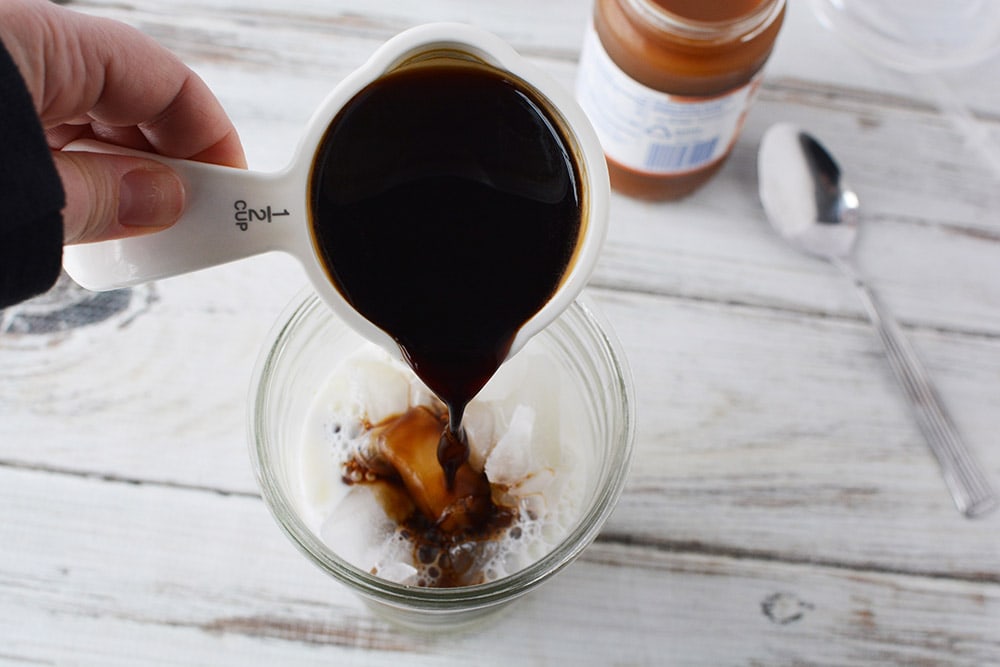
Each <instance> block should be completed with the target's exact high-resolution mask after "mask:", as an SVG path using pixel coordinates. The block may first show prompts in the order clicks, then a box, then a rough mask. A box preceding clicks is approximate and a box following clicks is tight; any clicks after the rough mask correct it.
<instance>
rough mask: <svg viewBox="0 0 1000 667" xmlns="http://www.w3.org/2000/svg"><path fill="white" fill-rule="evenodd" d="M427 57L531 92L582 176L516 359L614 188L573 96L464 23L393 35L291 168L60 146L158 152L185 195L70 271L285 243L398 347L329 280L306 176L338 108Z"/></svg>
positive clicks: (333, 100) (600, 222)
mask: <svg viewBox="0 0 1000 667" xmlns="http://www.w3.org/2000/svg"><path fill="white" fill-rule="evenodd" d="M429 55H433V56H434V57H443V58H455V59H458V60H465V61H467V60H469V59H470V58H471V59H473V60H475V61H478V62H479V63H480V64H483V65H486V66H487V67H491V68H494V69H496V70H499V71H501V72H504V73H507V74H509V75H512V76H513V80H515V81H517V82H519V83H520V85H524V86H527V87H528V88H530V89H531V90H532V91H533V92H534V93H535V96H536V97H537V98H538V100H539V102H540V103H541V104H542V105H543V106H545V107H546V111H547V112H548V113H550V114H551V115H552V116H553V118H554V119H555V120H556V122H557V123H558V125H559V126H560V130H561V131H562V134H563V135H564V138H565V139H566V141H567V142H568V144H569V145H570V148H571V150H572V153H573V155H572V158H573V160H574V161H575V163H576V166H577V170H578V171H579V175H580V178H581V179H582V184H581V185H582V187H581V194H582V197H581V207H582V211H581V213H582V217H581V235H580V239H579V241H578V244H577V248H576V252H575V255H574V258H573V260H572V263H571V265H570V267H569V269H568V271H567V274H566V275H565V276H563V279H562V282H561V283H560V286H559V288H558V289H557V290H556V292H555V294H553V296H552V297H551V299H550V300H549V301H548V302H547V303H546V304H545V305H544V306H543V307H542V308H541V309H540V310H539V311H538V312H537V313H536V314H535V315H534V316H533V317H532V318H531V319H530V320H529V321H528V322H526V323H525V324H524V325H523V326H522V327H521V329H520V330H519V331H518V333H517V335H516V336H515V338H514V341H513V343H512V345H511V348H510V352H509V353H508V357H510V356H513V355H514V354H515V353H516V352H517V351H518V350H519V349H521V347H523V345H524V344H525V343H526V342H527V341H528V340H529V339H530V338H531V337H532V336H533V335H534V334H536V333H538V332H539V331H541V330H542V329H543V328H544V327H545V326H546V325H547V324H549V323H550V322H552V321H553V320H555V319H556V317H558V316H559V314H560V313H562V312H563V311H564V310H565V309H566V308H567V307H568V306H569V305H570V304H571V303H572V302H573V300H574V299H575V298H576V296H577V295H578V294H579V293H580V291H581V290H582V289H583V287H584V285H585V284H586V282H587V280H588V279H589V277H590V274H591V273H592V271H593V268H594V265H595V264H596V262H597V257H598V254H599V252H600V249H601V246H602V245H603V242H604V237H605V235H606V230H607V219H608V205H609V197H610V194H609V193H610V186H609V183H608V173H607V166H606V164H605V161H604V154H603V152H602V150H601V145H600V143H599V141H598V139H597V136H596V134H595V133H594V131H593V128H592V127H591V125H590V123H589V121H588V120H587V118H586V116H585V115H584V113H583V111H582V109H581V108H580V107H579V106H578V105H577V103H576V100H575V99H574V98H573V96H572V95H571V94H570V93H569V92H568V91H566V90H565V89H564V88H562V87H561V86H560V85H559V84H558V83H556V82H555V81H554V80H552V79H551V78H550V77H548V76H547V75H546V74H545V73H544V72H542V71H541V70H539V69H538V68H536V67H535V66H533V65H532V64H531V63H529V62H528V61H527V60H525V59H524V58H522V57H521V56H520V55H519V54H518V53H517V52H516V51H514V49H512V48H511V47H510V46H508V45H507V44H506V43H505V42H503V41H502V40H501V39H499V38H498V37H496V36H494V35H492V34H490V33H488V32H485V31H483V30H481V29H478V28H475V27H472V26H468V25H464V24H455V23H433V24H427V25H423V26H418V27H416V28H412V29H410V30H407V31H405V32H403V33H400V34H399V35H397V36H396V37H394V38H392V39H390V40H389V41H387V42H386V43H385V44H384V45H383V46H381V47H380V48H379V49H378V50H377V51H376V52H375V53H374V54H373V55H372V56H371V58H370V59H369V60H368V61H367V62H366V63H365V64H364V65H362V66H361V67H360V68H359V69H357V70H356V71H354V72H353V73H352V74H350V75H349V76H348V77H347V78H345V79H344V80H343V81H342V82H341V83H340V84H339V85H337V86H336V87H335V88H334V89H333V90H332V91H331V92H330V94H329V95H328V96H327V98H326V100H325V101H324V102H323V103H322V104H321V105H320V107H319V109H318V110H317V111H316V113H315V114H314V115H313V117H312V119H311V120H310V121H309V123H308V125H307V126H306V129H305V132H304V135H303V137H302V139H301V141H300V143H299V146H298V149H297V150H296V152H295V156H294V157H293V159H292V161H291V164H289V165H288V166H287V167H286V168H284V169H283V170H281V171H278V172H274V173H261V172H254V171H246V170H242V169H235V168H231V167H223V166H218V165H211V164H205V163H201V162H195V161H191V160H178V159H171V158H165V157H162V156H159V155H152V154H147V153H142V152H138V151H132V150H128V149H124V148H121V147H117V146H108V145H105V144H100V143H97V142H91V141H80V142H76V143H74V144H72V145H70V146H68V147H67V148H66V149H64V150H85V151H92V152H104V153H119V154H127V155H139V156H142V157H147V158H151V159H154V160H159V161H160V162H162V163H164V164H167V165H169V166H170V167H171V168H173V169H174V170H175V171H177V172H178V174H179V175H180V177H181V178H182V180H183V182H184V185H185V189H186V193H187V202H188V203H187V208H186V209H185V211H184V213H183V215H182V216H181V218H180V220H179V221H178V222H177V223H175V224H174V225H173V226H171V227H169V228H167V229H164V230H162V231H159V232H155V233H152V234H148V235H145V236H139V237H133V238H128V239H123V240H116V241H103V242H98V243H90V244H83V245H74V246H67V247H66V248H65V251H64V257H63V265H64V268H65V269H66V271H67V273H69V275H70V276H71V277H72V278H73V279H74V280H75V281H76V282H77V283H79V284H80V285H81V286H83V287H85V288H87V289H92V290H98V291H101V290H110V289H117V288H121V287H127V286H131V285H136V284H140V283H143V282H148V281H151V280H157V279H160V278H166V277H169V276H175V275H179V274H182V273H188V272H191V271H196V270H199V269H204V268H208V267H211V266H217V265H219V264H224V263H227V262H231V261H234V260H238V259H243V258H246V257H250V256H253V255H257V254H260V253H264V252H269V251H274V250H277V251H283V252H286V253H289V254H291V255H293V256H294V257H296V258H297V259H298V260H299V261H300V262H301V263H302V265H303V267H304V268H305V271H306V274H307V276H308V278H309V280H310V282H311V283H312V286H313V288H314V289H315V290H316V292H317V293H318V295H319V296H320V297H321V298H322V299H323V301H324V302H325V303H326V304H327V305H328V306H329V307H330V308H331V309H333V311H334V312H336V313H337V314H338V315H339V316H340V317H341V318H342V319H343V320H344V321H345V322H346V323H347V324H348V325H349V326H351V327H352V328H353V329H355V330H356V331H357V332H358V333H360V334H361V335H363V336H364V337H365V338H367V339H369V340H371V341H372V342H374V343H377V344H378V345H381V346H382V347H383V348H385V349H386V350H389V351H391V352H392V353H394V354H397V355H398V354H399V349H398V346H397V345H396V343H395V341H394V340H393V339H392V338H391V336H389V334H388V333H386V332H385V331H383V330H382V329H380V328H379V327H377V326H375V325H374V324H372V323H371V322H369V321H368V320H367V319H365V318H364V317H363V316H362V315H361V314H360V313H358V312H357V311H356V310H355V309H354V308H353V307H352V306H351V305H350V304H349V303H348V302H347V301H346V300H345V298H344V297H343V295H342V294H341V293H340V292H339V291H338V290H337V288H336V286H335V285H334V284H333V283H332V282H331V280H330V278H329V276H328V274H327V270H326V268H325V265H324V263H323V260H322V258H321V257H320V256H319V254H318V250H317V245H316V243H315V242H314V240H313V231H312V224H311V221H310V219H309V215H310V203H309V187H310V185H309V183H310V177H311V172H312V168H313V164H314V161H315V160H316V153H317V150H318V148H319V146H320V144H321V142H322V140H323V137H324V136H325V134H326V131H327V128H328V127H329V126H330V124H331V122H333V120H334V119H335V118H336V116H337V114H338V112H339V111H340V110H341V108H343V107H344V105H346V104H347V103H348V102H349V101H350V100H351V99H352V98H353V97H354V96H355V95H356V94H357V93H359V92H360V91H361V90H362V89H364V88H365V87H366V86H367V85H368V84H370V83H372V82H374V81H376V80H378V79H379V78H380V77H382V76H384V75H386V74H388V73H390V72H392V71H393V70H395V69H397V68H399V67H402V66H404V65H405V64H406V63H408V62H412V61H413V60H414V59H417V58H421V57H427V56H429ZM514 270H516V269H514Z"/></svg>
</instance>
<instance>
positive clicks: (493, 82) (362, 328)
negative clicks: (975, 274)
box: [64, 23, 610, 478]
mask: <svg viewBox="0 0 1000 667" xmlns="http://www.w3.org/2000/svg"><path fill="white" fill-rule="evenodd" d="M448 81H450V82H451V83H448ZM452 84H456V85H452ZM435 86H436V87H435ZM498 91H502V92H498ZM393 96H395V97H393ZM386 99H389V100H393V99H394V101H390V102H388V103H382V102H380V101H379V100H386ZM369 105H375V106H374V107H371V106H369ZM359 109H361V110H362V111H361V112H359V111H358V110H359ZM64 150H83V151H91V152H104V153H119V154H139V155H143V156H144V157H149V158H152V159H157V160H160V161H161V162H164V163H166V164H167V165H169V166H171V167H172V168H174V169H175V170H176V171H177V172H178V173H179V174H180V175H181V177H182V179H183V180H184V183H185V188H186V190H187V193H188V206H187V208H186V210H185V213H184V215H183V216H182V217H181V219H180V220H179V221H178V222H177V223H176V224H175V225H174V226H172V227H170V228H168V229H165V230H163V231H161V232H158V233H156V234H150V235H146V236H143V237H136V238H130V239H123V240H117V241H109V242H103V243H94V244H88V245H86V246H77V247H71V248H67V249H66V252H65V254H64V266H65V267H66V270H67V272H68V273H69V274H70V275H71V276H72V277H73V278H74V280H76V281H77V282H78V283H79V284H80V285H82V286H84V287H86V288H88V289H95V290H108V289H116V288H120V287H127V286H131V285H136V284H140V283H143V282H146V281H149V280H157V279H161V278H166V277H170V276H174V275H179V274H182V273H187V272H190V271H195V270H199V269H204V268H207V267H211V266H215V265H219V264H223V263H225V262H230V261H234V260H238V259H242V258H245V257H250V256H252V255H256V254H260V253H264V252H268V251H273V250H278V251H282V252H286V253H289V254H291V255H293V256H294V257H296V258H297V259H298V260H299V261H300V262H301V264H302V266H303V268H304V269H305V271H306V274H307V276H308V278H309V281H310V283H311V284H312V286H313V287H314V288H315V290H316V292H317V294H318V295H319V296H320V297H321V298H322V299H323V301H324V302H325V303H326V305H328V306H329V307H330V308H331V309H332V310H333V311H334V312H335V313H336V314H337V315H338V316H339V317H340V318H341V319H343V320H344V321H345V322H346V323H347V324H348V325H349V326H350V327H352V328H353V329H355V330H356V331H358V332H359V333H360V334H361V335H363V336H364V337H365V338H367V339H368V340H370V341H372V342H374V343H376V344H377V345H379V346H381V347H382V348H384V349H386V350H389V351H390V352H393V353H394V354H396V355H397V356H399V357H401V358H402V359H404V360H405V361H407V362H408V363H410V365H411V367H412V368H413V369H414V370H415V371H416V373H417V375H418V376H419V377H420V378H421V379H422V380H423V381H424V382H425V384H426V385H427V386H428V388H429V389H430V390H431V391H432V392H434V393H435V394H436V395H437V396H438V397H439V398H440V399H441V401H442V402H443V403H444V404H445V405H446V406H447V407H448V409H449V411H450V412H451V413H452V415H453V417H452V418H451V419H450V425H449V426H448V427H447V428H446V430H445V432H444V433H443V435H444V436H445V437H444V438H442V439H441V441H440V442H436V443H435V446H436V447H437V448H438V449H439V450H440V452H441V456H440V458H441V459H442V461H441V462H442V463H443V465H444V468H445V470H446V471H448V477H449V478H451V477H453V475H454V473H453V469H454V468H456V467H461V466H462V465H465V464H464V463H463V462H464V461H465V458H466V457H467V452H466V447H465V439H464V437H463V435H462V428H461V423H462V415H463V413H464V410H465V406H466V405H467V404H468V402H469V401H470V400H472V398H473V397H474V396H475V395H476V394H477V393H478V391H479V390H480V389H481V388H482V387H483V386H484V385H485V383H486V382H487V381H488V380H489V378H490V377H492V375H493V374H494V373H495V372H496V370H497V369H498V368H499V366H500V365H501V364H502V363H503V362H504V361H505V360H506V359H508V358H509V357H511V356H513V355H514V354H516V353H517V351H518V350H520V349H521V348H522V347H523V346H524V345H525V343H526V342H527V341H528V340H530V339H531V338H532V337H533V336H534V335H535V334H537V333H539V332H540V331H541V330H542V329H543V328H545V327H546V326H547V325H548V324H549V323H551V322H552V321H554V320H555V319H556V318H557V317H559V316H560V315H561V314H562V313H563V312H564V311H565V309H566V308H568V307H569V306H570V305H571V303H572V302H573V300H574V299H575V298H576V296H577V295H578V294H579V293H580V291H581V290H582V289H583V287H584V286H585V284H586V282H587V280H588V278H589V276H590V274H591V272H592V271H593V268H594V266H595V264H596V262H597V257H598V255H599V252H600V248H601V246H602V245H603V241H604V237H605V233H606V229H607V215H608V199H609V190H610V187H609V184H608V173H607V165H606V163H605V160H604V155H603V151H602V149H601V145H600V142H599V140H598V138H597V135H596V134H595V133H594V131H593V128H592V127H591V125H590V123H589V120H588V119H587V117H586V115H585V114H584V113H583V110H582V109H581V108H580V107H579V105H578V104H577V102H576V100H575V99H574V98H573V96H572V95H571V94H570V93H569V92H568V91H566V90H565V89H564V88H562V86H560V85H559V84H558V83H556V82H555V81H554V80H552V79H551V78H550V77H549V76H548V75H546V74H545V73H544V72H542V71H540V70H539V69H538V68H536V67H535V66H533V65H532V64H531V63H529V62H527V61H526V60H524V59H523V58H522V57H520V56H519V55H518V54H517V53H516V52H515V51H514V50H513V49H512V48H511V47H510V46H509V45H507V44H506V43H504V42H503V41H502V40H500V39H499V38H497V37H496V36H494V35H491V34H489V33H487V32H484V31H482V30H480V29H478V28H474V27H472V26H468V25H462V24H454V23H438V24H428V25H424V26H418V27H416V28H412V29H410V30H407V31H405V32H403V33H401V34H399V35H397V36H396V37H394V38H392V39H391V40H389V41H388V42H386V43H385V44H384V45H383V46H382V47H381V48H379V49H378V50H377V51H376V52H375V53H374V54H373V55H372V57H371V58H370V59H369V60H368V62H366V63H365V64H364V65H363V66H362V67H361V68H359V69H358V70H356V71H355V72H353V73H352V74H351V75H349V76H348V77H347V78H346V79H344V80H343V81H342V82H341V83H340V84H338V85H337V86H336V87H335V88H334V90H332V91H331V92H330V94H329V95H328V97H327V99H326V100H325V101H324V103H323V104H322V105H321V106H320V108H319V109H317V111H316V113H315V114H314V115H313V118H312V119H311V120H310V122H309V124H308V126H307V127H306V131H305V133H304V135H303V137H302V140H301V142H300V145H299V147H298V149H297V150H296V154H295V157H294V158H293V160H292V162H291V163H290V164H289V165H288V167H286V168H285V169H283V170H281V171H279V172H275V173H260V172H252V171H243V170H238V169H230V168H226V167H220V166H217V165H208V164H202V163H197V162H192V161H187V160H176V159H169V158H164V157H162V156H156V155H148V154H141V153H138V152H137V151H130V150H127V149H123V148H121V147H118V146H108V145H103V144H97V143H95V142H77V143H75V144H72V145H70V146H67V147H66V148H65V149H64ZM333 223H336V224H333ZM341 223H343V224H341ZM421 462H423V461H421Z"/></svg>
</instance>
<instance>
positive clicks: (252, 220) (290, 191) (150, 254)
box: [63, 140, 307, 291]
mask: <svg viewBox="0 0 1000 667" xmlns="http://www.w3.org/2000/svg"><path fill="white" fill-rule="evenodd" d="M64 150H72V151H87V152H92V153H116V154H124V155H134V156H138V157H145V158H149V159H153V160H157V161H159V162H162V163H164V164H166V165H167V166H169V167H171V168H172V169H174V171H176V172H177V173H178V175H179V176H180V177H181V180H182V182H183V183H184V189H185V197H186V202H187V203H186V207H185V210H184V213H183V215H182V216H181V218H180V220H178V221H177V222H176V223H175V224H174V225H173V226H171V227H168V228H167V229H164V230H161V231H158V232H155V233H152V234H146V235H143V236H136V237H131V238H127V239H121V240H114V241H101V242H97V243H87V244H80V245H72V246H67V247H66V248H65V249H64V252H63V266H64V268H65V269H66V272H67V273H68V274H69V275H70V277H72V278H73V280H75V281H76V282H77V283H79V284H80V285H81V286H83V287H85V288H87V289H92V290H98V291H101V290H110V289H117V288H120V287H128V286H131V285H137V284H139V283H144V282H147V281H151V280H158V279H160V278H166V277H169V276H175V275H179V274H182V273H188V272H191V271H196V270H199V269H204V268H208V267H211V266H217V265H219V264H225V263H227V262H231V261H234V260H238V259H243V258H244V257H250V256H252V255H257V254H260V253H264V252H267V251H270V250H285V251H288V252H292V253H293V254H297V253H298V248H300V247H301V244H302V239H301V236H302V234H303V231H304V230H305V229H306V228H307V225H306V223H305V217H306V211H305V210H304V209H305V195H304V193H303V192H297V191H296V185H295V179H294V178H291V177H290V174H289V172H287V171H285V172H276V173H273V174H272V173H260V172H252V171H245V170H243V169H235V168H232V167H222V166H219V165H213V164H206V163H202V162H194V161H191V160H177V159H171V158H165V157H162V156H159V155H151V154H147V153H142V152H140V151H133V150H129V149H125V148H121V147H119V146H109V145H107V144H102V143H99V142H96V141H90V140H84V141H78V142H75V143H73V144H70V145H69V146H67V147H66V148H65V149H64ZM299 180H301V179H299ZM298 189H299V190H301V186H299V188H298Z"/></svg>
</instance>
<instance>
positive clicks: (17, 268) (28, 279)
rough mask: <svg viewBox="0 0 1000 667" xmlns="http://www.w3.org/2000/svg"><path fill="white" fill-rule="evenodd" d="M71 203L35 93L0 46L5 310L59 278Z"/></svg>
mask: <svg viewBox="0 0 1000 667" xmlns="http://www.w3.org/2000/svg"><path fill="white" fill-rule="evenodd" d="M65 202H66V198H65V194H64V192H63V188H62V182H61V181H60V180H59V173H58V172H57V171H56V167H55V163H54V162H53V161H52V154H51V153H50V152H49V147H48V144H47V143H46V141H45V134H44V132H43V130H42V125H41V122H40V121H39V119H38V115H37V114H36V113H35V108H34V104H33V103H32V101H31V95H30V94H29V93H28V89H27V87H26V86H25V84H24V80H23V79H22V78H21V73H20V71H18V69H17V65H15V64H14V61H13V59H11V57H10V54H9V53H7V49H6V48H5V47H4V46H3V44H2V43H0V308H5V307H7V306H10V305H12V304H14V303H17V302H18V301H23V300H24V299H27V298H29V297H32V296H35V295H36V294H41V293H42V292H44V291H46V290H48V289H49V288H50V287H51V286H52V285H53V284H54V283H55V281H56V279H57V278H58V277H59V271H60V269H61V267H62V241H63V222H62V209H63V206H64V205H65Z"/></svg>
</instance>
